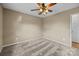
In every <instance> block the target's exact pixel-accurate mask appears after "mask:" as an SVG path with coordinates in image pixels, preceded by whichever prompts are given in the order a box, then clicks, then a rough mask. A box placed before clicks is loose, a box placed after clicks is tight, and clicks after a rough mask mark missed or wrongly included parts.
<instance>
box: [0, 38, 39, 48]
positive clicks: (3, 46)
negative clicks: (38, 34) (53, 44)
mask: <svg viewBox="0 0 79 59" xmlns="http://www.w3.org/2000/svg"><path fill="white" fill-rule="evenodd" d="M32 40H38V39H30V40H25V41H21V42H15V43H11V44H6V45H3V46H2V47H7V46H11V45H15V44H20V43H24V42H29V41H32Z"/></svg>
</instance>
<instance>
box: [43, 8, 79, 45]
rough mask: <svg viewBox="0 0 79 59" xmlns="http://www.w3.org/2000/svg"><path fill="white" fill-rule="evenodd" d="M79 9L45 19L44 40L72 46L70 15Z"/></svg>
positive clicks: (78, 11)
mask: <svg viewBox="0 0 79 59" xmlns="http://www.w3.org/2000/svg"><path fill="white" fill-rule="evenodd" d="M74 13H79V8H75V9H71V10H68V11H64V12H61V13H58V14H55V15H51V16H48V17H46V18H45V19H44V38H46V39H49V40H52V41H56V42H59V43H61V44H64V45H66V46H70V42H71V41H70V15H71V14H74Z"/></svg>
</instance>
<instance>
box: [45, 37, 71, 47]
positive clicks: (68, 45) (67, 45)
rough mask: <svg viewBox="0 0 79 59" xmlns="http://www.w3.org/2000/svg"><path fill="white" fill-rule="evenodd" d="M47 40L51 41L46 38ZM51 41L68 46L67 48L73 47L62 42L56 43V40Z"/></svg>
mask: <svg viewBox="0 0 79 59" xmlns="http://www.w3.org/2000/svg"><path fill="white" fill-rule="evenodd" d="M46 39H47V40H49V39H48V38H46ZM50 41H54V42H57V43H59V44H62V45H64V46H66V47H71V46H69V45H67V44H64V43H63V42H60V41H56V40H50Z"/></svg>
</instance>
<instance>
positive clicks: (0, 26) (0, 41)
mask: <svg viewBox="0 0 79 59" xmlns="http://www.w3.org/2000/svg"><path fill="white" fill-rule="evenodd" d="M1 50H2V8H1V6H0V52H1Z"/></svg>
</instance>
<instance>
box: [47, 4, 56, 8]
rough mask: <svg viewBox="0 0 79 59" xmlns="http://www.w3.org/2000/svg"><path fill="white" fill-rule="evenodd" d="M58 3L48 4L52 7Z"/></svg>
mask: <svg viewBox="0 0 79 59" xmlns="http://www.w3.org/2000/svg"><path fill="white" fill-rule="evenodd" d="M56 4H57V3H50V4H48V5H47V7H48V8H49V7H52V6H54V5H56Z"/></svg>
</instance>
